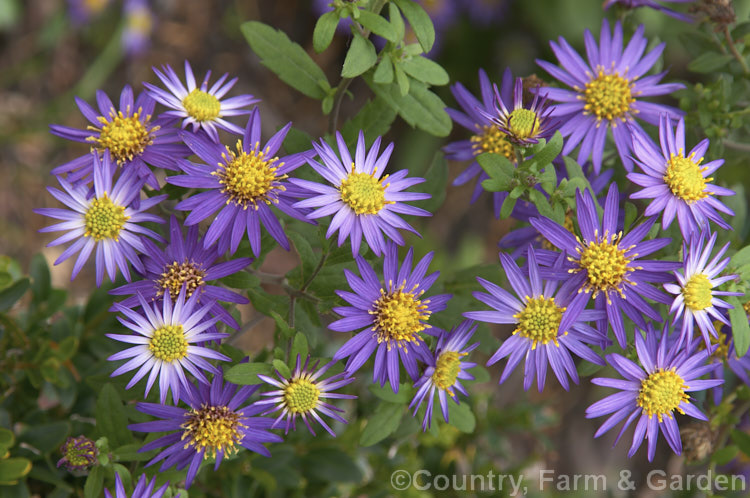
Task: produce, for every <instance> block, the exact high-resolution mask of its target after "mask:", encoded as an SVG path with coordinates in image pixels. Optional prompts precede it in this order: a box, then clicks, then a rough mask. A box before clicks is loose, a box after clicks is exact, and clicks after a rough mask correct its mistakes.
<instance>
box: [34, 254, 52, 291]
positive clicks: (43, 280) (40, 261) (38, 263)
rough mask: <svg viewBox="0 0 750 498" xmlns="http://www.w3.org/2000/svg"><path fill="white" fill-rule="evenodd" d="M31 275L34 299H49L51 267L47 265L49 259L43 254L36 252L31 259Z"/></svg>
mask: <svg viewBox="0 0 750 498" xmlns="http://www.w3.org/2000/svg"><path fill="white" fill-rule="evenodd" d="M29 274H30V275H31V292H32V293H33V294H34V300H35V301H36V302H41V301H44V300H46V299H47V297H48V296H49V293H50V290H51V289H52V284H51V282H50V274H49V267H48V266H47V259H46V258H45V257H44V255H42V254H39V253H37V254H34V257H33V258H32V259H31V268H30V270H29Z"/></svg>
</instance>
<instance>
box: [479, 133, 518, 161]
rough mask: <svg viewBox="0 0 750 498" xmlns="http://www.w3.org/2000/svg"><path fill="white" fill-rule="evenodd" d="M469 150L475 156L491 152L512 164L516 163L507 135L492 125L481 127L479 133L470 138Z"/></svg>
mask: <svg viewBox="0 0 750 498" xmlns="http://www.w3.org/2000/svg"><path fill="white" fill-rule="evenodd" d="M471 148H472V149H473V150H474V155H475V156H478V155H479V154H483V153H485V152H491V153H493V154H500V155H503V156H505V157H506V159H508V161H510V162H512V163H515V162H516V153H515V150H514V149H513V144H512V143H510V141H509V140H508V135H506V134H505V133H503V132H502V131H500V128H498V127H497V126H494V125H489V126H483V127H482V128H481V131H480V132H479V133H477V134H476V135H474V136H472V137H471Z"/></svg>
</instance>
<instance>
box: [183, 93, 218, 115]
mask: <svg viewBox="0 0 750 498" xmlns="http://www.w3.org/2000/svg"><path fill="white" fill-rule="evenodd" d="M182 106H183V107H184V108H185V112H187V113H188V116H190V117H191V118H193V119H195V120H196V121H198V122H200V123H202V122H204V121H213V120H214V119H216V118H218V117H219V113H220V112H221V102H219V99H217V98H216V97H214V96H213V95H211V94H210V93H208V92H204V91H203V90H198V89H197V88H195V89H193V91H192V92H190V93H189V94H187V95H186V96H185V98H184V99H182Z"/></svg>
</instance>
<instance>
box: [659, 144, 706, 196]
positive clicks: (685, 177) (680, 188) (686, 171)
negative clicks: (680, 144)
mask: <svg viewBox="0 0 750 498" xmlns="http://www.w3.org/2000/svg"><path fill="white" fill-rule="evenodd" d="M677 152H678V154H672V155H671V156H670V158H669V161H668V162H667V171H666V173H665V174H664V182H665V183H666V184H667V187H669V190H670V191H671V192H672V194H673V195H674V196H676V197H679V198H680V199H682V200H683V201H685V202H687V203H688V204H691V203H693V202H695V201H699V200H701V199H704V198H706V197H708V195H709V192H706V183H708V182H710V181H711V180H713V178H704V177H703V172H704V171H705V170H706V168H701V167H700V163H701V161H703V158H702V157H701V158H698V159H697V160H696V159H695V154H690V156H688V157H685V155H684V154H683V151H682V149H680V150H679V151H677Z"/></svg>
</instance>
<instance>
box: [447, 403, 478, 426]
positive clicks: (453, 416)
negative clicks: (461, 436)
mask: <svg viewBox="0 0 750 498" xmlns="http://www.w3.org/2000/svg"><path fill="white" fill-rule="evenodd" d="M448 423H449V424H451V425H452V426H453V427H455V428H456V429H458V430H459V431H461V432H466V433H472V432H474V428H475V427H476V426H477V419H476V417H475V416H474V413H473V412H472V411H471V407H470V406H469V404H468V403H466V402H463V403H461V404H460V405H457V404H455V403H454V402H453V400H448Z"/></svg>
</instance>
